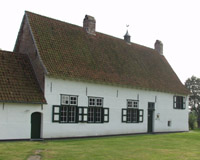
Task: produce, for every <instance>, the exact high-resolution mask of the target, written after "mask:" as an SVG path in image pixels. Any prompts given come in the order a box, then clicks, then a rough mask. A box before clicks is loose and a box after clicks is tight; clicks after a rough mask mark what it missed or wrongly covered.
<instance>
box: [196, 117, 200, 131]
mask: <svg viewBox="0 0 200 160" xmlns="http://www.w3.org/2000/svg"><path fill="white" fill-rule="evenodd" d="M197 125H198V128H200V117H199V116H198V119H197Z"/></svg>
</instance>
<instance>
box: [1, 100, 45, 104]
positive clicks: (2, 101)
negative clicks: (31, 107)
mask: <svg viewBox="0 0 200 160" xmlns="http://www.w3.org/2000/svg"><path fill="white" fill-rule="evenodd" d="M0 103H23V104H47V103H46V102H45V103H44V102H25V101H4V100H0Z"/></svg>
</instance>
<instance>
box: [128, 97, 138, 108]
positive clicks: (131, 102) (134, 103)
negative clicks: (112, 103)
mask: <svg viewBox="0 0 200 160" xmlns="http://www.w3.org/2000/svg"><path fill="white" fill-rule="evenodd" d="M127 107H128V108H138V101H136V100H130V99H129V100H127Z"/></svg>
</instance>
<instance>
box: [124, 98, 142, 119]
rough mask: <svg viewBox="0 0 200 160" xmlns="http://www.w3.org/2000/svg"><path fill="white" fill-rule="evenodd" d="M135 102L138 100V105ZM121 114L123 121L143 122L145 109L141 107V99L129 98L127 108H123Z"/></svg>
mask: <svg viewBox="0 0 200 160" xmlns="http://www.w3.org/2000/svg"><path fill="white" fill-rule="evenodd" d="M130 102H131V103H130ZM135 102H137V106H136V107H135ZM130 104H131V105H130ZM129 115H130V116H129ZM121 116H122V123H142V122H143V118H144V110H143V109H139V100H134V99H127V103H126V108H122V115H121Z"/></svg>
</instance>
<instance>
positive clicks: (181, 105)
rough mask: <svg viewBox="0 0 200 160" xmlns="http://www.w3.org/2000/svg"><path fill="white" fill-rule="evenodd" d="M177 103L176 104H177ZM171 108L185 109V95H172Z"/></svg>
mask: <svg viewBox="0 0 200 160" xmlns="http://www.w3.org/2000/svg"><path fill="white" fill-rule="evenodd" d="M177 99H178V101H177ZM177 104H178V105H177ZM173 108H174V109H181V110H184V109H186V97H185V96H177V95H175V96H173Z"/></svg>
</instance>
